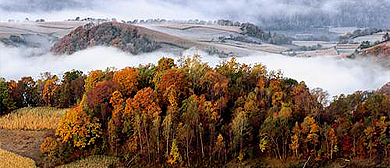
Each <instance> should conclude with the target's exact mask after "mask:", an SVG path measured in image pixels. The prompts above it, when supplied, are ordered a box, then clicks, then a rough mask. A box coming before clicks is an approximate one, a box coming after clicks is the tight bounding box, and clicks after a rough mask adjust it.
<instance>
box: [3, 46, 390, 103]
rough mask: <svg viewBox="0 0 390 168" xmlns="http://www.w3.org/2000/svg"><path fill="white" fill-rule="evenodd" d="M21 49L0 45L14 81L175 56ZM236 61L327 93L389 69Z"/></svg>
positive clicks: (386, 76)
mask: <svg viewBox="0 0 390 168" xmlns="http://www.w3.org/2000/svg"><path fill="white" fill-rule="evenodd" d="M27 51H28V50H26V49H25V48H15V47H5V46H3V45H2V44H0V76H1V77H4V78H6V79H8V80H10V79H14V80H18V79H20V78H21V77H23V76H32V77H34V78H35V79H36V78H37V77H38V76H39V74H40V73H42V72H52V73H53V74H57V75H61V74H62V73H63V72H66V71H69V70H72V69H77V70H82V71H83V72H84V73H87V72H88V71H91V70H96V69H102V70H104V69H106V68H107V67H116V68H118V69H121V68H124V67H126V66H138V65H139V64H148V63H154V64H156V63H157V62H158V60H159V59H160V58H161V57H163V56H165V57H171V58H175V59H177V57H176V56H175V55H174V54H172V53H163V52H159V51H157V52H153V53H147V54H140V55H136V56H134V55H130V54H128V53H125V52H122V51H120V50H118V49H116V48H112V47H93V48H89V49H86V50H83V51H79V52H76V53H74V54H72V55H65V56H55V55H51V54H45V55H41V56H33V57H28V56H27V54H26V52H27ZM193 54H200V55H201V56H202V60H203V61H204V62H208V63H209V65H210V66H215V65H217V64H219V63H220V62H221V61H223V60H224V59H221V58H218V57H217V56H210V55H208V54H206V53H204V52H202V51H199V50H194V49H191V50H187V51H185V52H184V53H183V55H185V56H189V55H193ZM237 60H238V62H240V63H246V64H254V63H262V64H264V65H266V66H267V68H268V70H278V69H280V70H281V71H282V72H283V74H284V76H285V77H290V78H293V79H296V80H297V81H305V83H306V84H307V85H308V86H309V87H310V88H315V87H321V88H323V89H324V90H327V91H328V92H329V94H330V95H331V96H334V95H339V94H341V93H344V94H348V93H353V92H354V91H357V90H373V89H377V88H379V87H381V86H382V85H383V84H385V83H386V82H389V81H390V70H388V69H384V68H382V67H380V66H379V65H377V64H376V63H374V62H372V61H370V60H349V59H336V58H333V57H326V56H324V57H315V58H297V57H287V56H282V55H278V54H267V55H264V54H259V55H258V54H254V55H253V56H248V57H238V58H237Z"/></svg>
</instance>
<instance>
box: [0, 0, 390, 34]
mask: <svg viewBox="0 0 390 168" xmlns="http://www.w3.org/2000/svg"><path fill="white" fill-rule="evenodd" d="M389 8H390V0H310V1H308V0H256V1H250V0H131V1H123V0H91V1H83V0H61V1H49V0H13V1H9V0H0V20H1V21H6V20H8V19H14V20H24V19H25V18H26V17H27V18H30V19H34V20H35V19H40V18H44V19H46V20H65V19H74V18H76V17H78V16H79V17H81V18H86V17H94V18H110V19H111V18H117V19H119V20H122V19H123V20H133V19H149V18H162V19H178V20H188V19H202V20H216V19H231V20H238V21H243V22H247V21H249V22H254V23H257V24H259V25H263V24H266V25H273V26H275V24H276V25H280V24H283V25H287V26H348V27H351V26H363V27H370V26H375V27H380V28H382V27H387V28H389V27H390V21H389V20H390V15H389V10H388V9H389Z"/></svg>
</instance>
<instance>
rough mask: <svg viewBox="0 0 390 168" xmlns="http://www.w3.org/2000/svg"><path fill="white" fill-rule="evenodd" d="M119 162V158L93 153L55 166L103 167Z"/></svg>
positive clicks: (67, 167)
mask: <svg viewBox="0 0 390 168" xmlns="http://www.w3.org/2000/svg"><path fill="white" fill-rule="evenodd" d="M117 164H119V158H117V157H113V156H104V155H94V156H89V157H87V158H85V159H81V160H78V161H75V162H72V163H68V164H64V165H61V166H57V168H78V167H86V168H105V167H117V166H116V165H117Z"/></svg>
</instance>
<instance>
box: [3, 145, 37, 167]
mask: <svg viewBox="0 0 390 168" xmlns="http://www.w3.org/2000/svg"><path fill="white" fill-rule="evenodd" d="M0 160H1V161H0V167H4V168H5V167H18V168H33V167H36V166H35V162H34V161H33V160H32V159H30V158H26V157H23V156H20V155H17V154H15V153H12V152H9V151H6V150H2V149H0Z"/></svg>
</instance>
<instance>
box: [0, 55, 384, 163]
mask: <svg viewBox="0 0 390 168" xmlns="http://www.w3.org/2000/svg"><path fill="white" fill-rule="evenodd" d="M0 96H1V100H2V101H1V102H0V105H1V106H0V107H1V114H6V113H9V112H12V110H14V109H17V108H21V107H26V106H55V107H61V108H70V109H69V111H68V112H67V113H66V115H65V116H64V117H63V118H62V120H61V121H60V123H59V124H58V126H57V128H56V130H55V131H53V133H52V134H49V135H47V137H46V138H45V140H44V142H43V143H42V144H41V146H40V150H41V152H42V156H41V159H42V160H43V163H44V164H43V165H41V166H44V167H51V166H55V165H59V164H63V163H66V162H70V161H73V160H75V159H78V158H80V157H83V156H88V155H92V154H106V155H113V156H117V157H119V158H121V162H122V163H123V166H149V167H150V166H156V167H161V166H172V167H177V166H191V167H192V166H193V167H218V166H223V165H226V164H228V163H230V162H234V163H244V162H246V161H249V160H250V161H254V162H256V164H255V165H253V166H255V167H265V166H267V163H266V162H265V161H264V160H267V159H269V158H276V159H278V160H280V161H281V162H284V161H286V160H288V159H290V158H295V159H297V163H296V164H295V165H290V166H291V167H294V166H297V167H302V166H303V164H305V165H306V164H307V165H306V166H308V167H309V166H310V167H322V166H324V165H327V164H328V163H331V162H333V161H337V160H338V159H341V158H342V159H346V160H351V159H367V160H371V161H373V162H374V163H377V164H376V165H377V166H379V167H381V166H382V167H386V166H388V165H389V163H388V160H389V152H390V120H389V114H390V97H389V96H388V94H387V95H386V93H382V92H376V91H357V92H355V93H353V94H350V95H339V96H336V97H334V98H333V99H332V100H331V101H330V102H329V101H328V100H329V99H328V94H327V93H326V92H325V91H323V90H322V89H320V88H316V89H313V90H310V89H309V88H308V87H307V86H306V85H305V83H304V82H298V81H296V80H294V79H291V78H286V77H283V75H282V73H281V72H278V71H268V70H267V68H266V66H265V65H262V64H254V65H245V64H241V63H238V62H236V60H235V59H234V58H232V59H231V60H229V61H225V62H222V63H220V64H219V65H217V66H216V67H210V66H209V65H208V64H207V63H203V62H202V61H201V60H200V56H198V55H195V56H193V57H189V58H182V59H180V60H179V61H178V63H177V64H175V62H174V60H173V59H171V58H162V59H160V60H159V61H158V64H157V65H153V64H149V65H140V66H138V67H127V68H123V69H120V70H116V69H114V68H108V69H106V70H105V71H102V70H94V71H91V72H89V73H88V75H86V74H84V73H83V72H82V71H77V70H72V71H69V72H65V73H64V74H63V76H62V78H61V79H60V78H59V77H57V76H55V75H51V74H50V73H44V74H42V75H41V78H40V79H38V80H36V81H35V80H33V79H32V78H31V77H23V78H21V79H20V80H19V81H13V80H11V81H6V80H4V79H1V80H0ZM300 160H304V161H307V163H304V162H301V161H300ZM350 166H354V165H350ZM355 166H356V165H355Z"/></svg>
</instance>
